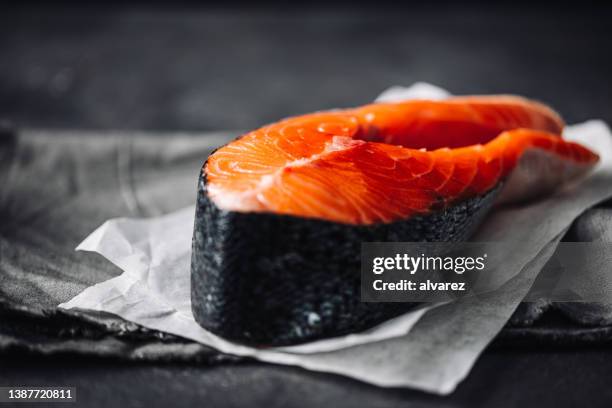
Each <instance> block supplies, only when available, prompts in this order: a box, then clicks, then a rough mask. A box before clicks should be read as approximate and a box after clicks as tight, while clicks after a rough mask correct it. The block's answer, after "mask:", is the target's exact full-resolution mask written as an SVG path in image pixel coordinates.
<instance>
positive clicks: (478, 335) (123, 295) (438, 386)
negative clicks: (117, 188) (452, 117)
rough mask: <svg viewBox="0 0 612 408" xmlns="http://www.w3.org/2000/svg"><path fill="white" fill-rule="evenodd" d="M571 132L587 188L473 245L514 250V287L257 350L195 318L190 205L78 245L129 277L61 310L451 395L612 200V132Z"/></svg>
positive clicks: (499, 223)
mask: <svg viewBox="0 0 612 408" xmlns="http://www.w3.org/2000/svg"><path fill="white" fill-rule="evenodd" d="M446 96H448V93H447V92H446V91H444V90H442V89H440V88H437V87H435V86H433V85H429V84H423V83H419V84H415V85H413V86H412V87H409V88H401V87H393V88H390V89H389V90H387V91H385V92H384V93H383V94H382V95H381V96H380V98H379V100H385V101H391V100H400V99H409V98H438V99H439V98H444V97H446ZM565 136H566V138H568V139H571V140H575V141H579V142H580V143H583V144H585V145H587V146H589V147H590V148H592V149H593V150H595V151H597V152H598V153H599V154H600V156H601V163H600V164H599V165H598V167H597V168H596V170H595V171H594V173H593V174H592V175H591V176H590V177H589V178H588V179H587V180H585V181H584V182H583V183H581V184H580V185H578V186H574V187H572V188H567V189H565V190H562V191H560V192H558V193H557V194H555V195H554V196H551V197H548V198H547V199H544V200H541V201H538V202H535V203H532V204H530V205H525V206H521V207H511V208H503V209H496V210H495V211H493V212H492V213H491V214H490V216H489V217H488V218H487V219H486V221H485V222H484V224H483V225H482V226H481V228H480V229H479V230H478V232H477V234H476V236H475V237H474V238H473V240H474V241H480V242H493V241H501V240H503V241H507V242H512V243H513V245H514V251H513V255H512V256H509V257H508V259H507V260H506V262H504V263H503V265H499V266H498V268H499V271H503V273H504V274H505V276H506V277H507V282H506V283H505V284H504V285H503V287H502V288H500V289H499V290H496V291H495V292H491V293H489V294H486V295H483V296H478V297H474V298H464V299H460V300H459V301H456V302H453V303H447V304H444V305H434V306H429V307H427V308H424V309H421V310H418V311H413V312H410V313H407V314H405V315H403V316H400V317H398V318H396V319H393V320H390V321H388V322H386V323H384V324H382V325H380V326H378V327H376V328H373V329H371V330H369V331H367V332H363V333H359V334H352V335H348V336H343V337H338V338H334V339H326V340H321V341H316V342H311V343H307V344H303V345H299V346H292V347H285V348H276V349H256V348H251V347H246V346H242V345H238V344H234V343H231V342H228V341H226V340H224V339H221V338H219V337H217V336H215V335H213V334H211V333H209V332H207V331H206V330H204V329H203V328H201V327H200V326H199V325H198V324H197V323H196V322H195V320H194V319H193V316H192V314H191V309H190V287H189V273H190V268H189V263H190V256H191V236H192V231H193V219H194V208H193V207H189V208H185V209H183V210H180V211H177V212H174V213H171V214H167V215H164V216H161V217H154V218H148V219H126V218H120V219H112V220H109V221H107V222H105V223H104V224H103V225H102V226H100V227H99V228H98V229H97V230H95V231H94V232H93V233H92V234H91V235H89V236H88V237H87V238H86V239H85V240H84V241H83V242H82V243H81V244H80V245H79V246H78V248H77V249H78V250H82V251H91V252H97V253H99V254H101V255H102V256H104V257H105V258H106V259H108V260H109V261H110V262H112V263H114V264H115V265H117V266H118V267H119V268H121V269H122V270H123V271H124V272H123V274H122V275H120V276H118V277H115V278H113V279H110V280H108V281H105V282H102V283H99V284H97V285H94V286H91V287H89V288H87V289H86V290H84V291H83V292H82V293H80V294H79V295H77V296H76V297H74V298H73V299H72V300H70V301H68V302H66V303H63V304H61V305H60V307H63V308H66V309H70V308H82V309H93V310H99V311H105V312H110V313H114V314H116V315H119V316H121V317H122V318H124V319H126V320H129V321H132V322H135V323H138V324H140V325H142V326H145V327H148V328H152V329H156V330H160V331H164V332H168V333H172V334H176V335H179V336H183V337H185V338H189V339H192V340H194V341H197V342H201V343H204V344H206V345H209V346H212V347H214V348H217V349H218V350H220V351H223V352H226V353H230V354H236V355H241V356H251V357H253V358H255V359H258V360H261V361H265V362H270V363H278V364H287V365H294V366H300V367H303V368H306V369H311V370H316V371H325V372H331V373H337V374H341V375H345V376H348V377H352V378H355V379H359V380H361V381H365V382H368V383H371V384H375V385H379V386H386V387H410V388H415V389H420V390H424V391H428V392H432V393H437V394H448V393H450V392H452V391H453V390H454V389H455V387H456V386H457V384H458V383H459V382H460V381H461V380H462V379H463V378H465V376H466V375H467V374H468V373H469V371H470V369H471V367H472V366H473V364H474V362H475V361H476V359H477V358H478V356H479V355H480V353H481V352H482V351H483V349H484V348H485V347H486V345H487V344H488V343H489V342H490V341H491V340H492V339H493V337H494V336H495V335H496V334H497V333H498V332H499V331H500V330H501V328H502V327H503V326H504V324H505V323H506V322H507V321H508V319H509V318H510V316H511V315H512V312H513V311H514V310H515V308H516V307H517V305H518V304H519V303H520V301H521V300H522V299H523V298H524V297H525V295H526V293H527V292H528V291H529V289H530V287H531V285H532V283H533V281H534V279H535V278H536V277H537V274H538V273H539V272H540V271H541V270H542V268H543V267H544V265H545V264H546V262H547V260H548V259H549V258H550V256H551V255H552V254H553V252H554V250H555V247H556V245H557V243H558V242H559V241H560V239H561V237H562V236H563V234H564V232H565V231H566V230H567V228H568V227H569V225H570V224H571V223H572V221H573V220H574V219H575V218H576V217H578V215H580V213H582V212H583V211H584V210H585V209H587V208H589V207H591V206H593V205H594V204H596V203H598V202H599V201H601V200H603V199H605V198H608V197H610V196H612V135H611V134H610V131H609V129H608V128H607V126H606V125H605V124H604V123H603V122H601V121H590V122H586V123H583V124H580V125H574V126H570V127H568V128H567V129H566V131H565ZM196 170H197V169H196ZM196 170H194V192H195V175H197V171H196ZM499 271H498V272H499Z"/></svg>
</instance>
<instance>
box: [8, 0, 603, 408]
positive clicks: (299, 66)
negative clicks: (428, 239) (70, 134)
mask: <svg viewBox="0 0 612 408" xmlns="http://www.w3.org/2000/svg"><path fill="white" fill-rule="evenodd" d="M611 17H612V13H611V12H610V8H603V7H597V8H593V7H592V6H588V7H587V5H586V4H581V3H574V4H570V5H566V4H555V3H552V2H550V3H547V4H545V5H541V6H534V5H533V4H529V3H520V4H518V5H513V4H509V3H508V4H505V5H501V6H490V5H486V4H478V3H475V2H470V3H468V4H464V5H457V4H454V3H452V2H447V3H441V4H436V5H430V6H419V7H416V6H413V7H406V8H402V9H391V8H390V6H389V5H386V4H385V5H384V6H381V7H375V6H374V5H367V4H366V5H360V6H355V5H353V4H350V3H345V4H339V5H335V6H333V7H328V6H325V5H324V4H321V3H319V4H317V5H315V6H312V7H307V6H301V7H300V8H299V9H290V8H288V6H286V5H282V4H281V5H274V6H267V7H266V9H261V8H257V9H256V8H253V7H250V8H245V7H244V6H243V7H241V8H232V9H220V8H218V7H210V6H197V5H194V4H193V3H191V4H182V5H180V6H177V7H172V8H170V7H169V6H167V5H160V4H157V5H156V6H154V7H149V8H147V7H145V5H143V4H139V3H134V4H131V5H129V6H124V5H119V4H117V3H114V4H112V5H110V6H99V5H98V6H93V7H84V6H82V5H78V4H68V5H66V4H64V5H61V6H57V7H53V8H51V7H50V6H48V5H45V4H43V3H41V4H30V5H27V6H22V7H19V8H7V9H3V10H1V11H0V117H1V118H5V119H8V120H10V121H12V122H13V123H15V124H16V125H17V126H18V127H19V128H20V127H28V128H45V129H49V128H51V129H59V128H77V129H81V128H88V129H145V130H156V131H158V130H195V131H201V130H219V129H240V128H249V127H254V126H257V125H259V124H262V123H265V122H268V121H272V120H276V119H278V118H279V117H282V116H285V115H289V114H295V113H300V112H306V111H310V110H315V109H323V108H331V107H337V106H349V105H356V104H360V103H364V102H367V101H370V100H371V99H372V98H373V97H374V96H375V95H376V94H377V93H379V92H380V91H381V90H382V89H383V88H385V87H386V86H388V85H390V84H405V85H407V84H410V83H412V82H414V81H416V80H424V81H430V82H433V83H436V84H439V85H441V86H444V87H446V88H448V89H449V90H450V91H452V92H454V93H491V92H513V93H519V94H524V95H527V96H531V97H535V98H538V99H541V100H544V101H546V102H549V103H551V104H552V105H553V106H555V107H556V108H557V109H558V110H559V111H561V113H562V114H563V115H564V116H565V117H566V119H567V120H568V121H569V122H575V121H580V120H584V119H587V118H591V117H600V118H603V119H605V120H606V121H608V122H609V123H610V122H612V108H611V106H612V103H611V102H612V92H611V91H612V86H611V85H610V84H609V83H610V81H609V75H610V73H611V72H612V54H611V52H610V51H612V49H611V48H612V47H611V45H610V38H612V19H611ZM52 134H53V133H51V135H52ZM79 134H80V135H81V136H80V137H86V136H85V135H86V133H85V134H83V133H79ZM50 137H52V136H50ZM73 146H75V145H73ZM39 148H40V146H39ZM74 148H75V149H77V148H78V147H74ZM56 150H61V149H59V148H56ZM0 167H1V166H0ZM63 171H65V172H67V173H68V172H69V171H70V169H68V168H67V169H63ZM92 188H93V186H92ZM44 198H45V195H42V196H41V197H40V198H38V200H43V201H44ZM3 199H5V200H6V197H3ZM121 205H122V204H121V203H117V208H118V210H117V211H118V212H122V213H129V212H128V210H129V209H121V208H119V207H120V206H121ZM113 208H114V207H113ZM120 210H121V211H120ZM61 211H68V210H66V209H64V210H62V209H61V208H60V209H59V210H57V211H56V212H55V214H57V217H58V219H61V218H60V217H61V214H62V212H61ZM7 214H8V213H7ZM29 215H31V216H33V217H35V218H36V217H37V216H38V217H39V218H40V216H39V215H37V214H29ZM14 221H15V220H14V219H8V218H7V217H4V218H2V219H0V223H1V227H2V228H1V229H2V231H3V234H15V235H13V236H17V234H19V231H11V229H10V224H11V222H14ZM95 222H97V220H96V221H95ZM95 222H94V220H92V221H91V223H92V225H94V224H95ZM7 225H8V227H7ZM6 231H9V232H6ZM71 232H72V233H73V234H74V235H75V239H76V236H77V235H79V234H81V232H80V231H71ZM4 236H11V235H4ZM40 243H41V245H49V246H52V245H53V243H51V242H46V241H44V240H42V239H41V242H40ZM0 249H2V247H1V246H0ZM70 256H72V255H70ZM51 261H52V262H57V261H58V260H57V259H53V260H51ZM101 263H102V262H100V261H99V260H98V264H101ZM58 272H61V271H58ZM109 276H112V273H111V272H109ZM84 283H87V282H84ZM1 289H4V290H6V288H1ZM30 300H31V299H30ZM2 316H3V317H2V319H3V320H1V321H0V322H4V324H5V327H6V324H7V321H8V320H7V318H6V317H5V315H2ZM7 316H8V315H7ZM10 316H14V314H12V315H10ZM30 318H32V319H34V320H36V317H31V316H30ZM39 318H40V319H41V320H44V319H45V317H44V316H40V317H39ZM33 326H34V327H35V326H36V323H33ZM66 327H67V328H65V330H68V328H69V330H73V329H74V328H72V327H70V326H69V324H67V323H66ZM75 330H76V329H75ZM79 330H82V331H87V330H89V329H87V330H85V329H83V328H80V329H79ZM122 330H123V329H122ZM88 333H89V334H88V336H89V337H90V338H91V339H93V340H92V341H100V337H101V335H100V334H97V332H96V331H95V330H94V329H93V328H92V329H91V330H90V332H88ZM22 334H23V333H22ZM26 334H27V333H26ZM23 335H25V334H23ZM36 335H37V336H39V335H40V334H39V333H36ZM124 337H125V336H124ZM128 337H129V336H128ZM106 340H108V339H106ZM128 340H129V344H130V346H129V347H134V346H133V344H134V341H133V339H128ZM110 341H114V340H110ZM146 345H147V344H146V343H145V344H144V345H142V344H141V346H143V347H144V348H146ZM84 347H87V345H85V346H84ZM127 348H128V346H127V345H126V344H124V343H120V344H117V343H116V342H115V343H112V344H109V345H108V350H110V351H109V355H113V352H112V350H117V349H120V350H122V351H123V352H124V354H125V352H126V349H127ZM130 350H131V352H132V356H133V358H131V362H125V361H124V360H123V359H121V360H120V359H117V358H115V359H104V360H103V359H92V358H86V357H83V356H80V355H78V356H77V355H75V354H65V355H60V356H55V357H52V358H51V357H50V358H44V357H41V356H40V355H33V356H32V355H26V354H24V353H21V352H19V353H17V352H11V353H3V354H1V355H0V368H1V369H0V385H8V384H11V385H24V384H27V385H42V384H45V385H47V384H58V385H60V384H66V385H71V386H73V385H74V386H77V387H78V390H79V391H78V396H79V400H80V401H81V402H85V403H86V404H87V406H108V405H117V406H151V405H156V404H171V403H174V404H176V405H185V406H187V405H191V406H193V405H195V404H197V403H200V404H202V405H206V406H220V405H229V406H249V405H250V406H282V407H290V406H309V405H332V406H347V407H353V406H367V405H372V406H398V405H403V406H406V405H408V406H410V405H411V404H410V403H412V405H416V406H432V407H438V406H466V407H468V406H470V407H471V406H495V407H504V406H508V407H514V406H519V405H525V406H532V405H539V406H555V407H557V406H578V405H581V406H589V407H593V406H610V401H611V400H612V391H611V389H610V387H609V378H610V377H611V376H612V360H611V359H610V358H611V357H612V351H610V350H609V349H608V348H606V347H598V348H596V347H588V348H585V347H583V348H560V347H556V348H550V347H539V348H533V347H530V348H523V349H518V350H517V349H507V348H505V349H500V348H495V349H493V350H489V351H488V352H486V353H485V354H484V355H483V356H482V358H481V359H480V360H479V361H478V362H477V364H476V366H475V368H474V371H473V372H472V373H471V374H470V376H469V377H468V379H467V380H466V381H465V382H464V383H463V384H462V385H460V387H459V389H458V391H457V392H456V393H455V394H453V395H452V396H451V397H448V398H438V397H433V396H428V395H425V394H422V393H419V392H414V391H408V390H384V389H378V388H375V387H371V386H367V385H364V384H361V383H358V382H355V381H351V380H347V379H344V378H340V377H337V376H333V375H325V374H315V373H308V372H305V371H302V370H298V369H292V368H285V367H274V366H267V365H261V364H246V365H245V364H243V365H221V366H214V367H210V368H206V367H203V366H202V365H201V364H196V363H191V364H189V363H185V362H183V363H176V362H174V363H160V362H156V363H150V362H149V363H145V362H142V363H139V362H137V361H138V360H139V359H141V360H148V358H147V351H143V349H142V348H135V349H134V350H132V349H131V348H130ZM149 353H150V351H149ZM197 353H198V352H197V351H194V354H197ZM202 359H203V360H206V357H205V356H204V357H201V358H194V360H197V361H201V360H202ZM134 360H136V362H135V361H134Z"/></svg>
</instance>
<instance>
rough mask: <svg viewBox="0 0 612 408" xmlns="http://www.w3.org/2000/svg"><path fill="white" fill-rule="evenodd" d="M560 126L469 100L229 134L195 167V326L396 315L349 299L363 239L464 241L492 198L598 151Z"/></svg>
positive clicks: (313, 325)
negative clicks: (198, 172) (198, 173)
mask: <svg viewBox="0 0 612 408" xmlns="http://www.w3.org/2000/svg"><path fill="white" fill-rule="evenodd" d="M563 126H564V123H563V120H562V119H561V117H560V116H559V115H558V114H557V113H556V112H555V111H553V110H552V109H551V108H549V107H547V106H546V105H544V104H541V103H539V102H535V101H531V100H528V99H525V98H521V97H517V96H509V95H500V96H466V97H454V98H449V99H446V100H441V101H430V100H409V101H404V102H397V103H375V104H370V105H366V106H363V107H358V108H352V109H344V110H334V111H327V112H318V113H313V114H307V115H302V116H296V117H292V118H288V119H284V120H281V121H279V122H277V123H274V124H271V125H267V126H264V127H262V128H260V129H257V130H254V131H252V132H249V133H247V134H245V135H243V136H241V137H239V138H238V139H236V140H235V141H233V142H231V143H229V144H227V145H226V146H223V147H221V148H220V149H218V150H216V151H215V152H214V153H213V154H212V155H211V156H210V157H209V158H208V160H207V161H206V163H205V165H204V167H203V168H202V170H201V176H200V180H199V188H198V200H197V202H198V205H197V207H196V223H195V230H194V240H193V258H192V304H193V311H194V315H195V317H196V320H197V321H198V322H199V323H200V324H201V325H202V326H203V327H204V328H206V329H208V330H210V331H212V332H213V333H216V334H219V335H221V336H224V337H226V338H229V339H231V340H234V341H238V342H242V343H247V344H256V345H283V344H294V343H299V342H303V341H306V340H312V339H317V338H322V337H330V336H335V335H340V334H344V333H350V332H354V331H359V330H363V329H365V328H369V327H372V326H374V325H376V324H378V323H380V322H382V321H384V320H386V319H388V318H390V317H394V316H397V315H399V314H401V313H403V312H405V311H406V310H408V309H409V308H410V307H413V305H411V304H406V303H404V304H401V303H400V304H394V303H388V304H385V303H377V304H371V303H362V302H360V298H359V293H360V292H359V271H360V268H359V254H360V245H361V242H367V241H461V240H465V239H467V238H469V236H470V234H471V233H472V232H473V231H474V229H475V228H476V227H477V226H478V225H479V223H480V222H481V220H482V219H483V217H484V216H485V214H486V213H487V211H488V210H489V209H490V208H491V207H492V206H493V205H495V204H503V203H513V202H514V203H516V202H521V201H526V200H531V199H535V198H537V197H538V196H541V195H544V194H548V193H550V192H553V191H554V190H556V189H558V188H560V187H561V186H563V185H565V184H566V183H568V182H572V181H577V180H579V179H580V178H581V177H582V176H584V175H585V174H586V173H588V172H589V171H590V170H591V169H592V168H593V166H594V165H595V164H596V163H597V161H598V156H597V154H596V153H594V152H592V151H590V150H589V149H587V148H586V147H583V146H581V145H579V144H576V143H572V142H569V141H565V140H564V139H563V138H562V136H561V133H562V130H563ZM304 287H305V288H306V289H304ZM262 319H264V321H262Z"/></svg>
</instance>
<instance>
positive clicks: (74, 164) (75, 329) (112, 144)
mask: <svg viewBox="0 0 612 408" xmlns="http://www.w3.org/2000/svg"><path fill="white" fill-rule="evenodd" d="M238 134H239V132H218V133H201V134H180V133H174V134H172V133H164V134H156V133H135V132H86V131H37V130H26V131H22V132H19V133H18V134H17V133H14V132H8V131H2V132H0V351H7V350H14V349H20V350H28V351H34V352H42V353H46V354H48V353H54V352H77V353H88V354H97V355H112V356H115V357H120V358H126V359H151V360H190V361H193V360H194V359H195V360H197V361H206V362H212V361H218V360H224V359H234V357H231V356H225V355H222V354H221V353H218V352H216V351H213V350H211V349H209V348H207V347H206V346H202V345H200V344H196V343H193V342H189V341H186V340H184V339H180V338H178V337H175V336H171V335H167V334H162V333H160V332H156V331H153V330H146V329H144V328H141V327H139V326H137V325H134V324H132V323H128V322H125V321H123V320H122V319H120V318H117V317H113V316H109V315H104V314H100V313H93V312H89V311H87V312H86V311H78V310H77V311H63V310H58V309H57V308H56V305H57V304H59V303H62V302H65V301H67V300H69V299H71V298H72V297H74V296H75V295H77V294H78V293H80V292H81V291H82V290H83V289H85V288H86V287H88V286H91V285H92V284H95V283H98V282H102V281H105V280H107V279H109V278H111V277H114V276H117V275H118V274H119V273H120V271H119V270H118V269H117V268H116V267H114V266H113V265H111V264H110V263H109V262H106V261H105V260H103V259H102V258H101V257H96V256H92V255H91V254H84V253H80V252H76V251H74V248H75V247H76V245H77V244H78V243H79V242H81V240H82V239H83V237H85V236H87V235H88V234H89V233H90V232H91V231H92V230H94V229H95V228H96V227H97V226H99V225H100V224H101V223H102V222H104V221H105V220H107V219H109V218H113V217H119V216H129V217H140V216H142V217H149V216H154V215H160V214H163V213H167V212H170V211H174V210H177V209H179V208H182V207H184V206H187V205H189V204H192V203H193V201H194V199H195V191H196V188H195V187H196V181H197V175H198V170H199V168H200V166H201V165H202V162H203V161H204V160H205V158H206V156H207V155H208V154H209V153H210V152H211V151H212V150H213V149H214V148H215V147H217V146H219V145H221V144H223V143H225V142H227V141H228V140H230V139H231V138H233V137H234V136H236V135H238ZM611 237H612V206H611V205H610V203H608V204H607V205H602V206H600V207H598V208H596V209H593V210H589V211H587V212H586V213H585V214H584V215H583V216H582V217H581V218H579V219H578V220H577V222H576V223H575V224H574V226H573V227H572V229H571V231H570V232H569V234H568V237H566V239H567V240H572V241H576V240H579V241H593V240H604V241H609V240H610V239H611ZM610 317H612V313H610V310H609V308H607V307H605V305H592V304H591V305H589V304H587V305H584V304H583V305H580V304H563V303H550V302H547V301H546V300H544V301H542V302H539V303H532V304H525V305H523V306H521V307H520V308H519V310H517V312H516V313H515V315H514V317H513V319H512V320H511V322H510V323H509V325H508V327H507V328H506V329H504V330H503V331H502V333H501V334H500V337H499V340H498V344H538V343H543V342H544V343H546V344H558V343H563V344H565V343H571V344H591V343H593V342H597V343H601V342H610V341H612V329H611V326H609V325H607V323H608V322H610Z"/></svg>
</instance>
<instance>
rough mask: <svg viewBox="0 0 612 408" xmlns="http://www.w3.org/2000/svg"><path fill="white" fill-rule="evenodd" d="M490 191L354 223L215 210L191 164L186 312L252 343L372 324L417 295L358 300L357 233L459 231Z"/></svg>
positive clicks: (386, 237) (465, 233) (437, 236)
mask: <svg viewBox="0 0 612 408" xmlns="http://www.w3.org/2000/svg"><path fill="white" fill-rule="evenodd" d="M498 191H499V186H498V187H497V188H495V189H493V190H491V191H489V192H488V193H487V194H485V195H484V196H481V197H475V198H471V199H468V200H465V201H463V202H461V203H459V204H458V205H455V206H453V207H450V208H447V209H445V210H441V211H438V212H434V213H431V214H428V215H426V216H419V217H412V218H410V219H407V220H404V221H397V222H393V223H389V224H375V225H364V226H355V225H348V224H341V223H336V222H329V221H324V220H318V219H308V218H300V217H295V216H290V215H277V214H271V213H241V212H232V211H225V210H222V209H220V208H218V207H217V206H216V205H215V204H214V203H213V202H212V201H211V200H210V199H209V198H208V194H207V191H206V176H205V174H203V173H200V177H199V180H198V195H197V205H196V215H195V226H194V235H193V253H192V259H191V302H192V310H193V315H194V317H195V320H196V321H197V322H198V323H199V324H200V325H201V326H202V327H203V328H205V329H207V330H208V331H210V332H212V333H214V334H216V335H218V336H221V337H223V338H225V339H228V340H231V341H234V342H237V343H241V344H245V345H251V346H259V347H266V346H285V345H292V344H298V343H303V342H307V341H312V340H316V339H321V338H328V337H335V336H340V335H344V334H348V333H353V332H359V331H362V330H365V329H368V328H371V327H373V326H376V325H377V324H380V323H382V322H384V321H385V320H388V319H390V318H393V317H396V316H398V315H401V314H403V313H405V312H407V311H409V310H411V309H413V308H414V307H415V306H416V305H417V304H415V303H366V302H361V301H360V296H361V288H360V275H361V273H360V257H361V243H362V242H376V241H378V242H384V241H390V242H422V241H438V242H447V241H464V240H466V239H467V238H468V237H469V236H470V235H471V234H472V232H473V231H474V229H475V228H476V227H477V226H478V225H479V224H480V222H481V220H482V218H483V217H484V216H485V214H486V213H487V211H488V210H489V209H490V207H491V206H492V204H493V202H494V199H495V196H496V193H497V192H498Z"/></svg>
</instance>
